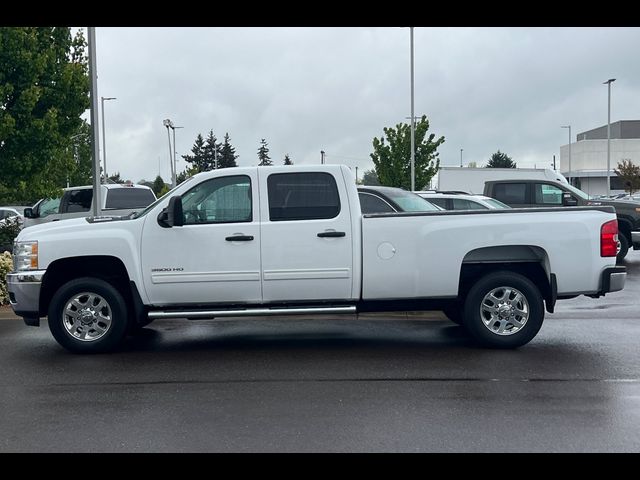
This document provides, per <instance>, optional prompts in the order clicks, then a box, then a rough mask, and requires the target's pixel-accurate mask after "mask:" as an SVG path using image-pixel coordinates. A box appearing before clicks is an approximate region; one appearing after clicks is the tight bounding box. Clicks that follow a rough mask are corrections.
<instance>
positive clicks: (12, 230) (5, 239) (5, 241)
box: [0, 217, 22, 253]
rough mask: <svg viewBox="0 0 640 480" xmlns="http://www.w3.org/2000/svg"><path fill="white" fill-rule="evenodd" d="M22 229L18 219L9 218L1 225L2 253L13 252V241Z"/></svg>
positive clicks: (0, 249)
mask: <svg viewBox="0 0 640 480" xmlns="http://www.w3.org/2000/svg"><path fill="white" fill-rule="evenodd" d="M21 228H22V227H21V226H20V224H19V223H18V221H17V218H16V217H11V218H7V219H6V220H5V221H4V222H2V223H0V253H1V252H12V251H13V241H14V240H15V238H16V237H17V236H18V233H20V229H21Z"/></svg>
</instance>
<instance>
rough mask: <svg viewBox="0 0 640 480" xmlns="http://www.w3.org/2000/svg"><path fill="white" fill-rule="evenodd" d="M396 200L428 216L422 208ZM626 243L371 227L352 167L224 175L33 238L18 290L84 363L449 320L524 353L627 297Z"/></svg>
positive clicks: (610, 213)
mask: <svg viewBox="0 0 640 480" xmlns="http://www.w3.org/2000/svg"><path fill="white" fill-rule="evenodd" d="M416 197H417V198H416ZM396 200H397V201H398V202H400V203H401V204H402V203H403V202H406V203H404V204H403V206H404V207H405V210H406V207H411V206H413V205H420V204H422V205H421V208H422V209H424V208H427V207H424V199H422V198H420V197H419V196H416V195H415V194H412V193H409V192H407V195H405V196H403V197H402V198H401V199H396ZM617 233H618V229H617V220H616V215H615V212H614V209H613V207H610V206H600V207H583V208H580V209H576V210H573V211H569V212H568V211H566V210H563V209H560V208H556V209H551V208H549V209H543V211H531V210H530V211H522V210H515V209H511V210H509V209H502V210H467V211H461V212H449V211H441V210H432V211H425V210H419V211H403V212H395V213H380V214H365V215H362V212H361V209H360V201H359V199H358V190H357V189H356V186H355V178H354V176H353V174H352V173H351V170H350V169H349V167H347V166H344V165H300V166H298V165H294V166H274V167H269V168H263V167H237V168H224V169H219V170H214V171H211V172H203V173H199V174H197V175H194V176H193V177H191V178H190V179H189V180H187V181H185V182H183V183H182V184H180V185H178V186H177V187H176V188H175V189H174V190H173V191H171V192H170V193H169V194H167V195H165V196H164V197H162V198H161V199H159V200H158V201H157V202H154V203H153V204H151V205H149V206H148V207H147V208H146V209H144V210H143V211H141V212H139V213H138V214H137V215H130V216H128V217H120V218H110V219H102V221H98V220H95V219H88V220H86V219H79V218H78V219H72V220H67V221H64V222H59V223H56V224H54V225H46V226H45V225H36V226H34V227H31V228H25V229H23V230H22V231H21V232H20V234H19V235H18V238H17V241H16V246H15V248H14V256H13V259H14V262H13V265H14V269H15V271H14V272H13V273H11V274H9V275H7V283H8V291H9V298H10V302H11V306H12V307H13V309H14V311H15V312H16V314H17V315H19V316H21V317H23V319H24V321H25V323H26V324H27V325H32V326H37V325H39V324H40V318H41V317H45V316H47V318H48V321H47V324H48V328H49V329H50V331H51V333H52V334H53V336H54V338H55V339H56V340H57V341H58V342H59V343H60V344H61V345H62V346H63V347H65V348H66V349H68V350H70V351H73V352H79V353H91V352H99V351H109V350H113V349H115V348H116V347H117V346H118V345H120V344H121V343H122V341H123V340H124V338H125V336H126V335H127V333H128V332H135V330H136V328H138V327H139V326H142V325H145V324H147V323H149V322H150V321H152V320H154V319H159V318H184V319H192V320H195V319H212V318H218V317H243V316H255V315H259V316H264V315H278V316H282V315H293V314H295V315H299V314H306V315H318V314H320V315H337V314H350V315H353V314H354V313H358V312H371V311H394V310H395V311H402V312H406V311H408V310H420V311H421V310H443V307H444V306H445V305H447V306H449V308H450V311H454V312H457V316H454V318H455V319H457V320H458V321H460V322H461V323H462V325H463V326H464V328H465V329H466V330H467V331H468V332H469V333H470V334H471V335H472V336H473V338H475V339H476V340H477V342H478V343H480V344H481V345H484V346H489V347H494V348H515V347H519V346H521V345H524V344H526V343H527V342H529V341H530V340H532V339H533V338H534V337H535V336H536V334H537V333H538V331H539V330H540V328H541V327H542V323H543V321H544V312H545V306H546V310H547V311H549V312H553V310H554V305H555V303H556V300H562V299H565V298H571V297H574V296H577V295H582V294H584V295H588V296H590V297H594V298H597V297H600V296H602V295H605V294H607V293H608V292H614V291H618V290H621V289H622V288H624V284H625V281H626V268H625V267H624V266H616V261H615V256H616V245H617V240H616V237H617ZM583 328H589V326H588V325H585V326H584V327H583ZM32 353H33V354H34V355H37V354H38V352H37V351H34V352H32Z"/></svg>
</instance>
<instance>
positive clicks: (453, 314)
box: [442, 303, 463, 325]
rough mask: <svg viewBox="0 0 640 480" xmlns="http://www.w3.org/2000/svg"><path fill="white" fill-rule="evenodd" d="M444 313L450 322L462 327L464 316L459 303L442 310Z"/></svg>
mask: <svg viewBox="0 0 640 480" xmlns="http://www.w3.org/2000/svg"><path fill="white" fill-rule="evenodd" d="M442 313H444V314H445V316H446V317H447V318H448V319H449V320H451V321H452V322H453V323H455V324H457V325H462V323H463V322H462V315H463V308H462V305H460V304H458V303H455V304H451V305H447V306H446V307H444V308H443V309H442Z"/></svg>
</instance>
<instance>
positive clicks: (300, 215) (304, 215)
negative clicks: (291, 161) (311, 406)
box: [267, 172, 340, 222]
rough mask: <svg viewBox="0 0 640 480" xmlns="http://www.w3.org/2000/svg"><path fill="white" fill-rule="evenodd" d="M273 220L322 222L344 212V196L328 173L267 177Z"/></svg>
mask: <svg viewBox="0 0 640 480" xmlns="http://www.w3.org/2000/svg"><path fill="white" fill-rule="evenodd" d="M267 190H268V193H269V220H271V221H272V222H280V221H286V220H319V219H328V218H335V217H337V216H338V214H339V213H340V195H339V194H338V186H337V185H336V181H335V179H334V178H333V175H330V174H328V173H325V172H304V173H274V174H272V175H269V177H268V178H267Z"/></svg>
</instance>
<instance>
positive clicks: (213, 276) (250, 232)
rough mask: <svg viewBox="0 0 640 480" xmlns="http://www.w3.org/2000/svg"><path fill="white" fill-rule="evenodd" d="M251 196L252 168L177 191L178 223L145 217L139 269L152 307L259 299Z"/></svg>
mask: <svg viewBox="0 0 640 480" xmlns="http://www.w3.org/2000/svg"><path fill="white" fill-rule="evenodd" d="M229 170H232V169H229ZM257 198H258V188H257V174H256V172H255V171H253V172H251V173H250V174H242V175H227V176H222V177H215V178H211V179H209V180H206V181H203V182H201V183H199V184H197V185H195V186H194V187H193V188H191V189H190V190H188V191H187V192H186V193H185V194H184V195H182V205H183V215H184V226H181V227H172V228H163V227H161V226H160V225H159V224H158V222H157V219H156V218H155V216H153V215H152V216H149V218H147V219H146V221H145V225H144V230H143V240H142V272H143V277H144V283H145V289H146V292H147V295H148V296H149V299H150V301H151V303H152V304H153V305H157V306H159V305H166V304H215V303H260V302H261V301H262V293H261V286H260V222H259V208H258V206H257ZM252 199H254V200H252Z"/></svg>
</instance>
